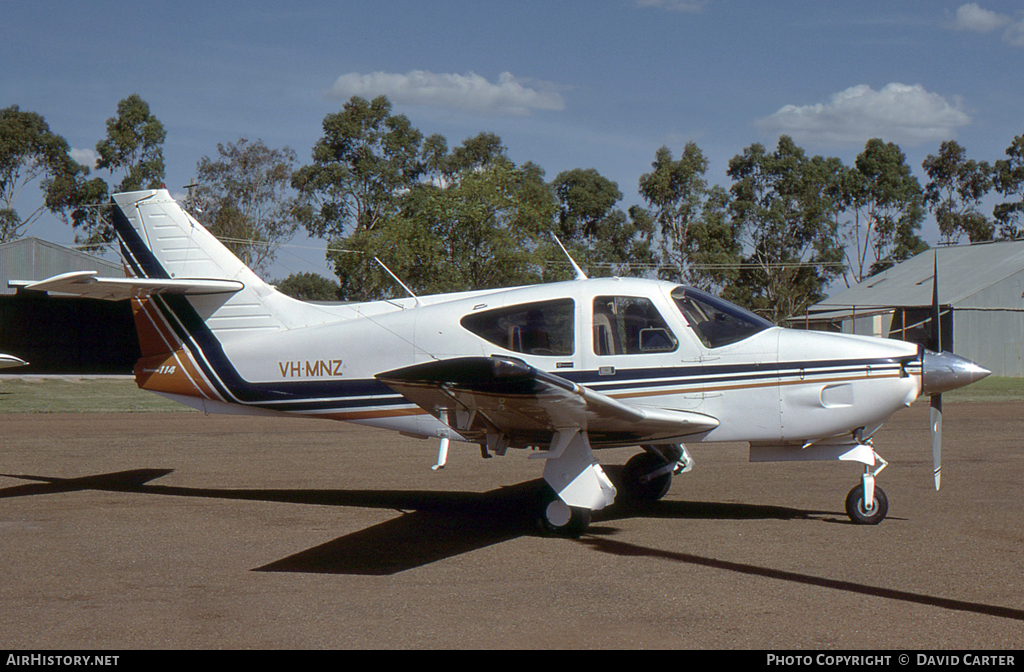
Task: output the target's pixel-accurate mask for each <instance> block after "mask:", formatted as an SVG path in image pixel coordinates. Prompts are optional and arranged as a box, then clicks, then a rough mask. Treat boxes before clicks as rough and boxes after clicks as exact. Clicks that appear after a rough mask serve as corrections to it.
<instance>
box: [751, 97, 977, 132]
mask: <svg viewBox="0 0 1024 672" xmlns="http://www.w3.org/2000/svg"><path fill="white" fill-rule="evenodd" d="M969 123H971V118H970V117H969V116H967V114H966V113H964V112H963V110H961V109H960V107H959V105H951V104H950V103H949V101H947V100H946V99H945V98H943V97H942V96H940V95H939V94H937V93H929V92H928V91H925V89H924V87H922V86H921V85H920V84H915V85H914V86H908V85H906V84H898V83H892V84H888V85H886V86H885V88H883V89H882V90H881V91H875V90H873V89H872V88H871V87H869V86H867V85H864V84H862V85H860V86H854V87H851V88H849V89H846V90H845V91H840V92H839V93H837V94H835V95H833V96H832V98H831V100H829V102H828V103H818V104H816V105H803V106H797V105H786V106H785V107H783V108H782V109H780V110H779V111H778V112H776V113H775V114H773V115H771V116H769V117H765V118H764V119H759V120H758V121H757V122H756V124H757V127H758V128H759V129H761V131H763V132H766V133H772V134H778V135H790V136H792V137H793V139H794V140H796V141H797V142H804V143H809V144H813V145H819V146H835V145H860V144H863V143H864V142H867V141H868V140H870V139H871V138H883V139H884V140H886V141H888V142H895V143H897V144H907V145H916V144H920V143H923V142H929V141H935V140H947V139H949V138H951V137H953V135H954V134H955V132H956V129H957V128H958V127H960V126H965V125H967V124H969Z"/></svg>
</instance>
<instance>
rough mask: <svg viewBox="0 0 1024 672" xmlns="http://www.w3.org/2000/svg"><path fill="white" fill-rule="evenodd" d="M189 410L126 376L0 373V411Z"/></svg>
mask: <svg viewBox="0 0 1024 672" xmlns="http://www.w3.org/2000/svg"><path fill="white" fill-rule="evenodd" d="M154 411H158V412H159V411H171V412H176V411H192V409H190V408H188V407H187V406H182V405H181V404H178V403H175V402H173V401H171V400H169V399H165V398H164V397H161V396H160V395H158V394H153V393H152V392H146V391H145V390H140V389H139V388H138V387H137V386H136V385H135V381H134V380H133V379H125V378H74V377H71V376H67V377H62V378H46V377H40V378H34V377H26V378H12V377H7V376H0V413H149V412H154Z"/></svg>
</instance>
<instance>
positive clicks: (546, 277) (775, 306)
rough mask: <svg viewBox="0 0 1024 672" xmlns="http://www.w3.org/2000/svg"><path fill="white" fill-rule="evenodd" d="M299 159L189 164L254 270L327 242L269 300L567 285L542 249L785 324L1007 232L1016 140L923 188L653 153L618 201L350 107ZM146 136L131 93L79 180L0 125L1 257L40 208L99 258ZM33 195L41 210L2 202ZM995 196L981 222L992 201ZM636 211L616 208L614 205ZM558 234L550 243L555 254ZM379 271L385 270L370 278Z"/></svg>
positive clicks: (770, 162) (870, 167)
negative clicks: (316, 258) (684, 288)
mask: <svg viewBox="0 0 1024 672" xmlns="http://www.w3.org/2000/svg"><path fill="white" fill-rule="evenodd" d="M322 129H323V134H322V136H321V137H320V138H319V139H318V140H317V141H316V143H315V144H314V145H313V147H312V152H311V155H310V161H309V163H307V164H306V165H301V166H299V167H297V168H296V164H297V163H298V159H297V156H296V154H295V152H294V151H293V150H291V149H290V148H287V147H285V148H281V149H273V148H269V147H267V146H266V145H265V144H264V143H263V142H262V141H261V140H256V141H254V142H252V141H249V140H248V139H246V138H244V137H243V138H239V139H238V140H237V141H236V142H234V143H228V144H218V145H217V147H216V150H217V151H216V154H215V155H213V156H204V157H203V158H202V159H201V160H200V161H199V162H198V163H197V166H196V181H197V189H196V191H195V193H194V194H191V195H190V198H189V206H190V207H191V208H192V210H193V212H194V214H196V216H197V217H198V218H199V219H200V220H201V221H202V222H203V223H204V224H205V225H206V226H207V227H208V228H209V229H210V230H211V231H213V232H214V234H215V235H217V236H219V237H221V238H222V239H223V240H224V241H225V242H226V243H227V244H228V246H229V247H231V248H232V249H233V250H234V251H235V252H236V254H238V255H239V256H240V257H241V258H242V260H243V261H244V262H245V263H246V264H248V265H250V266H251V267H253V268H254V269H255V270H256V271H257V272H266V270H267V269H268V268H269V265H270V263H271V261H272V260H273V258H274V253H275V250H276V249H277V248H278V247H279V246H280V245H281V244H282V243H283V242H285V241H287V240H288V239H289V238H290V237H291V236H292V235H293V234H294V233H295V232H296V231H297V230H298V229H299V228H303V229H305V231H306V232H307V233H308V234H309V235H311V236H314V237H318V238H321V239H324V240H325V241H327V249H328V252H327V256H328V261H329V263H330V264H331V265H332V266H333V268H334V271H335V273H336V274H337V276H338V284H337V285H335V284H333V283H332V282H331V281H328V280H326V279H322V278H313V277H305V276H303V275H302V274H296V275H293V276H291V277H290V278H286V279H285V280H283V281H281V286H282V288H286V289H288V291H290V292H293V293H295V294H296V295H301V296H303V297H307V296H314V295H315V296H316V297H318V298H322V297H330V298H332V299H333V298H344V299H360V300H361V299H376V298H386V297H389V296H394V295H397V294H402V293H404V290H403V289H401V287H400V286H399V285H398V283H396V282H395V280H394V278H393V277H392V275H391V273H392V272H393V273H394V274H395V275H397V276H398V277H399V278H401V279H402V282H404V283H405V284H406V285H408V286H409V287H410V288H411V289H412V290H413V291H415V292H416V293H418V294H429V293H440V292H453V291H461V290H470V289H485V288H493V287H500V286H510V285H521V284H528V283H535V282H546V281H554V280H564V279H569V278H571V277H572V276H573V270H572V267H571V264H570V263H569V261H568V260H567V259H566V258H565V254H564V253H563V252H562V250H561V247H560V245H559V243H561V244H562V245H564V247H565V248H566V249H567V250H568V251H569V253H570V254H571V255H572V257H573V259H574V260H575V261H576V262H577V263H578V264H579V265H580V266H581V267H582V268H584V269H585V271H586V273H587V274H588V275H591V276H600V275H641V276H650V277H660V278H663V279H667V280H672V281H676V282H681V283H685V284H690V285H694V286H697V287H700V288H702V289H707V290H709V291H713V292H716V293H720V294H722V295H723V296H724V297H725V298H728V299H731V300H733V301H735V302H737V303H739V304H741V305H743V306H745V307H747V308H750V309H752V310H754V311H756V312H758V313H760V314H761V315H763V316H765V317H767V318H769V319H771V320H774V321H776V322H782V321H784V320H785V319H786V318H788V317H790V316H792V315H795V314H798V313H800V312H802V311H804V310H806V309H807V307H808V306H809V305H810V304H811V303H813V302H815V301H817V300H819V299H820V298H822V297H823V296H824V293H825V292H826V291H827V289H828V287H829V286H830V284H831V283H833V282H835V281H836V280H837V279H839V278H844V279H845V280H846V283H847V284H852V283H855V282H860V281H863V280H864V279H865V278H867V277H869V276H871V275H872V274H874V273H877V272H879V271H881V270H884V269H885V268H888V267H889V266H891V265H892V264H895V263H898V262H899V261H902V260H904V259H906V258H908V257H910V256H912V255H913V254H916V253H918V252H920V251H922V250H923V249H925V248H926V247H927V245H926V244H925V243H924V241H923V240H922V239H921V236H920V230H921V226H922V222H923V221H924V217H925V215H926V214H927V213H928V212H930V213H931V214H932V216H933V217H934V218H935V221H936V222H937V224H938V226H939V230H940V234H941V236H942V241H941V242H942V243H945V244H951V243H956V242H958V241H960V240H962V239H963V238H964V237H966V238H967V239H969V240H970V241H971V242H978V241H983V240H992V239H994V238H996V237H998V238H1000V239H1007V240H1008V239H1017V238H1020V237H1022V236H1024V135H1021V136H1017V137H1015V138H1014V139H1013V142H1012V143H1011V144H1010V146H1009V147H1008V148H1007V149H1006V153H1005V158H1001V159H999V160H996V161H994V162H992V163H990V162H987V161H978V160H974V159H970V158H968V157H967V152H966V150H965V149H964V148H963V147H962V146H961V145H960V144H958V143H957V142H956V141H953V140H949V141H946V142H943V143H942V144H941V145H940V147H939V149H938V151H937V153H935V154H931V155H928V157H927V158H926V159H925V160H924V162H923V163H922V165H921V168H922V169H923V171H924V174H925V175H926V176H927V178H928V181H927V183H926V184H925V186H924V187H923V188H922V186H921V184H920V183H919V182H918V180H917V178H916V177H915V176H914V174H913V171H912V170H911V168H910V166H908V165H907V162H906V156H905V154H904V153H903V152H902V150H901V149H900V148H899V147H898V146H897V145H896V144H894V143H891V142H886V141H884V140H883V139H881V138H873V139H871V140H869V141H868V142H867V143H866V144H865V146H864V149H863V151H862V152H861V153H860V154H858V155H857V157H856V160H855V161H854V163H853V165H849V166H848V165H844V163H843V162H842V161H841V160H840V159H838V158H836V157H824V156H809V155H808V154H807V153H806V152H805V151H804V149H803V148H801V147H799V146H798V145H797V144H796V143H795V142H794V141H793V139H792V138H791V137H788V136H781V137H780V138H779V139H778V142H777V144H776V146H775V147H774V148H767V147H765V146H764V145H762V144H760V143H754V144H751V145H750V146H748V147H746V148H744V149H743V150H742V151H741V152H740V153H738V154H737V155H736V156H734V157H733V158H732V159H731V160H730V161H729V163H728V170H727V176H728V178H729V180H730V183H729V184H726V185H718V184H710V183H709V180H708V177H707V174H708V169H709V161H708V159H707V157H706V156H705V155H704V153H703V151H702V150H701V149H700V147H698V146H697V144H696V143H694V142H688V143H686V144H685V145H684V146H683V148H682V151H681V152H680V153H679V154H678V156H676V155H674V154H673V151H672V150H671V149H670V148H668V147H660V148H659V149H658V150H657V151H655V153H654V157H653V161H652V163H651V170H650V171H649V172H646V173H644V174H643V175H641V176H640V177H639V178H638V180H637V182H636V185H635V187H636V192H634V193H635V198H632V197H630V198H626V197H624V191H627V189H624V188H623V187H622V186H620V185H619V184H617V183H616V182H614V181H612V180H610V179H608V178H607V177H605V176H604V175H601V173H600V172H599V171H598V170H596V169H594V168H572V169H568V170H563V171H561V172H560V173H558V174H557V175H556V176H554V178H552V179H550V181H548V178H547V177H546V175H545V172H544V170H543V168H541V167H540V166H539V165H537V164H535V163H532V162H530V161H523V162H516V161H513V159H512V158H511V157H510V154H509V151H508V148H506V147H505V145H504V144H503V142H502V140H501V138H500V137H498V136H497V135H495V134H493V133H490V132H480V133H478V134H476V135H474V136H471V137H468V138H466V139H464V140H463V141H462V142H461V143H459V144H455V145H454V146H452V145H450V143H449V141H448V139H447V138H445V137H444V136H442V135H440V134H433V135H425V134H424V133H423V132H421V131H420V130H419V129H417V128H415V127H414V126H413V124H412V122H411V121H410V120H409V118H407V117H406V116H405V115H403V114H398V113H396V112H395V111H394V109H393V106H392V104H391V102H390V101H389V100H388V99H387V98H386V97H384V96H379V97H377V98H374V99H372V100H367V99H365V98H361V97H358V96H354V97H352V98H351V99H350V100H349V101H347V102H346V103H344V105H343V106H342V109H341V110H339V111H338V112H336V113H331V114H328V115H326V116H325V117H324V119H323V123H322ZM166 135H167V133H166V131H165V129H164V126H163V124H162V123H161V122H160V121H159V120H158V119H157V118H156V117H155V116H154V115H153V113H152V112H151V110H150V108H149V105H148V104H147V103H146V102H145V101H144V100H142V98H140V97H139V96H138V95H137V94H132V95H130V96H128V97H126V98H124V99H123V100H121V101H120V102H119V103H118V105H117V113H116V115H115V116H113V117H111V118H110V119H108V120H107V124H106V137H105V138H104V139H102V140H100V141H99V142H98V143H97V144H96V152H97V154H98V156H99V159H98V161H97V163H96V168H97V169H99V170H103V171H106V172H107V173H109V175H110V181H111V183H112V182H114V181H115V180H116V181H117V183H116V185H113V186H111V184H108V182H107V181H105V180H104V179H103V178H101V177H92V176H90V170H89V167H86V166H82V165H79V164H78V163H77V162H75V161H74V160H72V159H71V156H70V148H69V146H68V144H67V142H66V141H65V140H64V138H62V137H61V136H59V135H57V134H56V133H53V132H52V131H51V130H50V129H49V127H48V125H47V124H46V122H45V120H44V119H43V117H42V116H41V115H39V114H36V113H34V112H24V111H22V110H20V109H19V108H18V107H17V106H11V107H8V108H6V109H4V110H0V242H5V241H8V240H12V239H14V238H16V237H18V236H19V235H21V234H22V233H23V232H24V230H25V229H26V228H27V227H28V226H29V225H30V224H31V222H32V221H34V220H36V219H38V217H39V216H41V215H42V214H43V212H45V211H46V210H49V211H50V212H52V213H54V214H56V215H57V216H59V217H62V218H63V219H64V220H65V221H67V222H68V223H70V224H72V225H73V226H74V227H76V228H78V229H80V230H81V231H82V232H83V238H81V239H80V241H82V242H85V243H87V244H88V245H89V246H92V247H93V248H98V247H101V246H103V245H104V244H106V243H107V242H109V241H110V240H112V239H113V232H112V230H111V228H110V226H109V224H108V223H107V221H106V219H105V217H104V207H105V206H103V204H104V203H105V202H107V201H108V200H109V194H110V193H111V192H115V191H127V190H137V189H144V188H157V187H160V186H161V185H162V180H163V179H164V171H165V168H164V159H163V147H162V146H163V142H164V140H165V139H166ZM32 183H36V184H37V185H38V187H39V188H40V190H41V191H42V194H43V199H42V201H43V202H42V204H41V205H38V206H33V208H34V209H33V210H32V211H31V212H28V213H25V212H19V211H18V210H17V209H16V208H15V200H16V198H17V197H18V195H19V193H22V191H23V190H24V187H25V186H27V185H29V184H32ZM993 191H994V192H996V193H998V194H1000V195H1001V196H1002V197H1003V198H1004V200H1003V202H1000V203H998V204H996V205H995V207H994V208H993V210H992V213H991V216H990V215H989V214H987V213H986V212H985V207H987V206H984V205H983V204H984V203H986V202H987V201H986V198H987V196H988V195H989V194H990V193H991V192H993ZM624 198H625V200H626V201H627V202H630V201H633V204H632V205H629V206H628V207H626V206H624V205H623V201H624ZM556 239H557V241H556ZM385 267H386V268H385Z"/></svg>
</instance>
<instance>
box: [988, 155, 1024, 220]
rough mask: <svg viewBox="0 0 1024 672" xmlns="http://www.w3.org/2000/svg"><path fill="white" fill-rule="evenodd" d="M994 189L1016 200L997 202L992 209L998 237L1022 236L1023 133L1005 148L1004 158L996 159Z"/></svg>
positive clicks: (1023, 199)
mask: <svg viewBox="0 0 1024 672" xmlns="http://www.w3.org/2000/svg"><path fill="white" fill-rule="evenodd" d="M994 178H995V187H996V190H997V191H998V192H999V193H1000V194H1002V195H1003V196H1008V197H1014V196H1016V200H1011V201H1007V202H1005V203H999V204H997V205H996V206H995V208H994V209H993V211H992V214H993V216H994V217H995V219H996V221H997V222H998V223H999V237H1000V238H1003V239H1005V240H1016V239H1019V238H1022V237H1024V222H1022V221H1021V220H1022V219H1024V135H1018V136H1017V137H1015V138H1014V139H1013V142H1012V143H1011V144H1010V146H1009V147H1007V148H1006V158H1005V159H1000V160H998V161H996V163H995V168H994Z"/></svg>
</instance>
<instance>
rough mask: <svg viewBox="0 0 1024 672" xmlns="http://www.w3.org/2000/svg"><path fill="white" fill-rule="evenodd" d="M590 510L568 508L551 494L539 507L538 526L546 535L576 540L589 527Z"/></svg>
mask: <svg viewBox="0 0 1024 672" xmlns="http://www.w3.org/2000/svg"><path fill="white" fill-rule="evenodd" d="M591 513H592V512H591V511H590V509H581V508H578V507H575V506H569V505H568V504H566V503H565V502H563V501H562V500H561V499H559V498H558V497H557V496H556V495H555V494H554V493H553V492H552V493H551V495H550V496H548V497H545V498H544V499H543V500H542V502H541V506H540V516H539V519H540V526H541V529H543V530H544V531H545V532H547V533H548V534H553V535H555V536H559V537H568V538H570V539H578V538H579V537H581V536H582V535H583V533H584V532H586V531H587V528H588V527H590V518H591Z"/></svg>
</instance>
